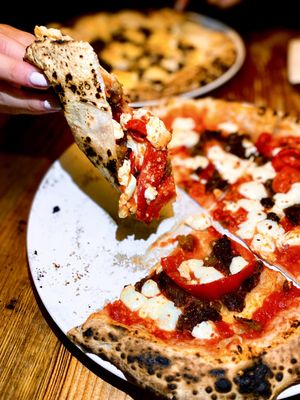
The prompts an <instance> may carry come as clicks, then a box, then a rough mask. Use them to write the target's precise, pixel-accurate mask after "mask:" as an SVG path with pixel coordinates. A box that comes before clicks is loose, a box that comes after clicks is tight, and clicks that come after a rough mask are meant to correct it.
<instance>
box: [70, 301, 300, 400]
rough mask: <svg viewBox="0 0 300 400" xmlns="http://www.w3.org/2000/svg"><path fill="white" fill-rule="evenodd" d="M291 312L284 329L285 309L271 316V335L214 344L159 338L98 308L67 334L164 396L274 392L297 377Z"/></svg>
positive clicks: (297, 326)
mask: <svg viewBox="0 0 300 400" xmlns="http://www.w3.org/2000/svg"><path fill="white" fill-rule="evenodd" d="M290 314H291V317H293V319H294V321H293V323H292V324H291V326H290V327H289V328H288V329H287V330H284V329H283V330H281V328H280V326H281V325H282V321H283V320H286V319H287V318H288V317H289V315H286V314H284V315H281V316H279V317H278V318H277V319H276V320H275V321H274V329H276V337H275V339H274V340H268V337H265V338H263V340H262V342H265V343H261V341H259V340H256V341H249V342H241V341H240V340H239V338H238V337H236V340H235V341H234V340H233V341H232V342H231V343H225V342H224V343H222V342H221V343H220V344H219V345H218V346H217V348H215V349H212V348H210V347H207V345H205V343H204V344H203V343H201V342H200V343H199V341H197V340H193V341H190V342H189V343H176V344H175V343H170V342H164V341H162V340H159V339H158V338H156V337H154V336H152V335H149V333H147V332H146V331H144V330H143V329H142V328H140V327H134V328H131V327H126V326H124V325H122V324H118V323H116V322H114V321H112V320H111V319H110V318H109V317H108V316H107V315H105V314H104V313H101V312H100V313H95V314H92V315H91V317H90V318H89V319H88V320H87V321H86V322H85V323H84V324H83V325H82V326H80V327H77V328H73V329H71V330H70V331H69V332H68V336H69V338H70V339H71V340H72V341H74V342H75V343H77V344H78V345H80V346H81V347H83V348H84V349H85V350H87V351H91V352H93V353H95V354H97V355H99V356H100V357H102V358H104V359H108V360H109V361H110V362H112V363H113V364H114V365H116V366H117V367H118V368H120V369H121V370H122V371H123V372H124V373H125V375H126V376H127V377H128V378H129V379H130V380H131V381H133V382H134V383H137V384H138V385H139V386H141V387H144V388H147V389H148V390H149V388H150V390H152V391H153V392H154V393H155V394H157V395H160V396H163V397H165V398H168V399H173V400H175V399H180V400H190V399H204V398H208V396H209V397H210V398H215V399H243V400H246V399H249V400H250V399H257V398H276V395H277V394H279V393H280V392H281V391H282V390H283V389H285V388H286V387H288V386H289V385H292V384H295V383H296V382H297V381H299V380H300V368H299V363H298V360H297V356H298V355H299V350H300V335H299V333H300V321H299V319H297V314H298V312H297V309H296V310H290ZM212 396H213V397H212Z"/></svg>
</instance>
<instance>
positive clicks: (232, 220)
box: [213, 206, 248, 231]
mask: <svg viewBox="0 0 300 400" xmlns="http://www.w3.org/2000/svg"><path fill="white" fill-rule="evenodd" d="M247 215H248V213H247V211H246V210H244V209H243V208H239V209H238V210H237V211H236V212H235V213H232V212H231V211H228V210H224V208H222V207H221V206H219V207H218V208H216V209H215V210H214V212H213V217H214V219H216V220H217V221H219V222H220V223H221V224H222V225H224V226H225V227H226V228H228V229H229V230H230V231H235V230H236V229H237V228H238V226H239V225H240V224H241V223H242V222H245V221H246V219H247Z"/></svg>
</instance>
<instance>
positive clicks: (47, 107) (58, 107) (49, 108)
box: [44, 100, 61, 111]
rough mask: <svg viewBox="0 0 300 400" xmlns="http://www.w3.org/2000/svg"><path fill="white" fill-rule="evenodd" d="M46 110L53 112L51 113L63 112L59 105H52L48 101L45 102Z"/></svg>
mask: <svg viewBox="0 0 300 400" xmlns="http://www.w3.org/2000/svg"><path fill="white" fill-rule="evenodd" d="M44 108H45V109H46V110H51V111H59V110H61V107H60V105H59V104H56V103H50V101H48V100H45V101H44Z"/></svg>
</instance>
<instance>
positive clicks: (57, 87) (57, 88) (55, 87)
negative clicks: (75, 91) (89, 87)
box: [54, 83, 64, 93]
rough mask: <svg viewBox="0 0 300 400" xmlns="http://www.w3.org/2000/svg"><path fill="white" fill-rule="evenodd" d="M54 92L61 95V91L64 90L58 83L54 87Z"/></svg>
mask: <svg viewBox="0 0 300 400" xmlns="http://www.w3.org/2000/svg"><path fill="white" fill-rule="evenodd" d="M54 90H55V91H56V93H63V91H64V89H63V87H62V85H61V84H60V83H58V84H57V85H55V86H54Z"/></svg>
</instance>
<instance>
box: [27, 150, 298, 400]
mask: <svg viewBox="0 0 300 400" xmlns="http://www.w3.org/2000/svg"><path fill="white" fill-rule="evenodd" d="M117 202H118V198H117V194H116V193H115V192H114V191H113V189H112V188H111V186H110V185H109V184H108V183H107V182H106V181H105V180H104V179H103V178H102V177H101V176H100V174H99V173H98V171H97V170H96V169H95V168H94V167H93V166H92V164H91V163H90V162H89V161H88V159H87V158H86V157H85V156H84V155H83V154H82V153H81V152H80V150H79V149H78V148H77V146H76V145H73V146H71V147H70V148H69V149H68V150H67V151H66V152H65V153H64V154H63V155H62V157H61V158H60V159H59V160H57V161H55V162H54V163H53V165H52V166H51V167H50V169H49V170H48V172H47V173H46V175H45V176H44V178H43V180H42V182H41V184H40V186H39V188H38V190H37V192H36V195H35V197H34V200H33V203H32V207H31V211H30V216H29V222H28V230H27V253H28V260H29V268H30V272H31V275H32V279H33V282H34V285H35V288H36V290H37V293H38V295H39V297H40V299H41V301H42V303H43V305H44V306H45V308H46V310H47V311H48V313H49V315H50V317H51V318H52V319H53V320H54V322H55V323H56V325H57V326H58V327H59V328H60V330H61V331H62V332H63V333H64V334H65V333H66V332H67V331H68V330H69V329H70V328H72V327H74V326H75V325H79V324H81V323H82V322H83V321H84V320H85V319H86V318H87V317H88V316H89V315H90V314H91V313H92V312H93V311H96V310H98V309H100V308H102V307H103V305H104V304H105V302H106V301H108V300H109V301H111V300H113V299H114V298H117V297H118V296H119V294H120V291H121V289H122V288H123V286H124V285H125V284H128V283H133V282H135V281H137V280H139V279H140V278H142V277H143V276H144V275H145V271H146V269H147V266H150V265H151V264H152V263H153V261H154V260H155V259H157V256H158V254H157V253H156V251H158V250H154V251H153V250H151V251H150V246H151V244H153V242H154V241H155V240H157V239H158V238H159V237H160V236H161V235H162V234H164V233H165V232H167V231H169V230H170V229H175V228H176V226H178V224H179V222H180V221H181V220H182V219H183V218H185V217H186V216H187V215H191V214H194V213H196V212H197V211H198V212H199V206H198V205H197V204H196V203H195V202H194V201H193V200H191V199H190V198H189V197H188V196H187V195H185V194H184V193H182V192H181V191H179V192H178V200H177V201H176V203H175V204H174V215H175V216H169V217H167V216H166V217H165V218H164V219H163V220H161V221H160V223H152V224H150V227H148V228H147V227H146V228H145V226H144V225H143V224H142V223H138V222H134V221H131V222H130V223H128V221H127V220H126V221H124V220H120V219H118V217H117V215H116V210H117ZM187 210H188V211H187ZM165 251H167V250H165ZM160 255H162V254H161V253H160ZM142 258H143V262H141V259H142ZM145 260H146V266H145ZM87 357H89V358H90V359H92V360H93V361H94V362H95V363H97V364H98V365H100V366H102V367H103V368H104V369H106V370H108V371H110V372H112V373H113V374H114V375H116V376H118V377H120V378H122V379H125V377H124V375H123V374H122V372H120V371H119V370H118V369H117V368H115V367H114V366H113V365H112V364H110V363H108V362H106V361H103V360H102V359H101V358H99V357H97V356H95V355H92V354H87ZM288 393H289V395H292V394H295V393H300V386H299V385H298V386H295V387H294V388H290V389H289V392H288ZM280 398H284V396H283V395H281V397H280Z"/></svg>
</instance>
